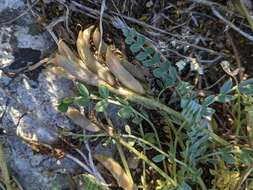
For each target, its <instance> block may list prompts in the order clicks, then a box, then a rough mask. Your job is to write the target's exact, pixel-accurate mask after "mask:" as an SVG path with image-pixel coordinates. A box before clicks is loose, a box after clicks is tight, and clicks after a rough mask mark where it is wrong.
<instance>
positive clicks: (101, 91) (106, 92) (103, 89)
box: [98, 85, 109, 98]
mask: <svg viewBox="0 0 253 190" xmlns="http://www.w3.org/2000/svg"><path fill="white" fill-rule="evenodd" d="M98 92H99V94H100V96H101V97H103V98H108V96H109V90H108V88H107V87H106V86H105V85H100V86H99V87H98Z"/></svg>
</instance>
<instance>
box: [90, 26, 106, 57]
mask: <svg viewBox="0 0 253 190" xmlns="http://www.w3.org/2000/svg"><path fill="white" fill-rule="evenodd" d="M92 40H93V43H94V46H95V47H96V49H97V50H98V48H99V44H100V42H101V43H102V44H101V49H100V53H101V54H102V55H105V54H106V50H107V47H108V45H107V44H106V43H105V42H104V40H103V39H101V34H100V32H99V30H98V28H97V27H96V29H95V31H94V32H93V36H92Z"/></svg>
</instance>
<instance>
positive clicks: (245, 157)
mask: <svg viewBox="0 0 253 190" xmlns="http://www.w3.org/2000/svg"><path fill="white" fill-rule="evenodd" d="M239 156H240V160H241V162H242V163H244V164H245V165H246V166H250V165H252V163H253V159H252V155H251V154H250V152H249V151H247V150H241V151H240V154H239Z"/></svg>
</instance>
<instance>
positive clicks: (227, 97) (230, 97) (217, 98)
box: [215, 94, 235, 103]
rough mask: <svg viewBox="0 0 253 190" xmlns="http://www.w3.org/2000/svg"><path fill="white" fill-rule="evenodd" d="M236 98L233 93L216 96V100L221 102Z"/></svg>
mask: <svg viewBox="0 0 253 190" xmlns="http://www.w3.org/2000/svg"><path fill="white" fill-rule="evenodd" d="M234 98H235V97H234V96H232V95H225V94H220V95H219V96H216V97H215V101H217V102H220V103H227V102H230V101H232V100H233V99H234Z"/></svg>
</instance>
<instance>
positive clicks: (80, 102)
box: [74, 96, 89, 106]
mask: <svg viewBox="0 0 253 190" xmlns="http://www.w3.org/2000/svg"><path fill="white" fill-rule="evenodd" d="M74 102H75V103H76V104H77V105H78V106H87V105H88V104H89V98H88V97H84V96H80V97H76V98H75V100H74Z"/></svg>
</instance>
